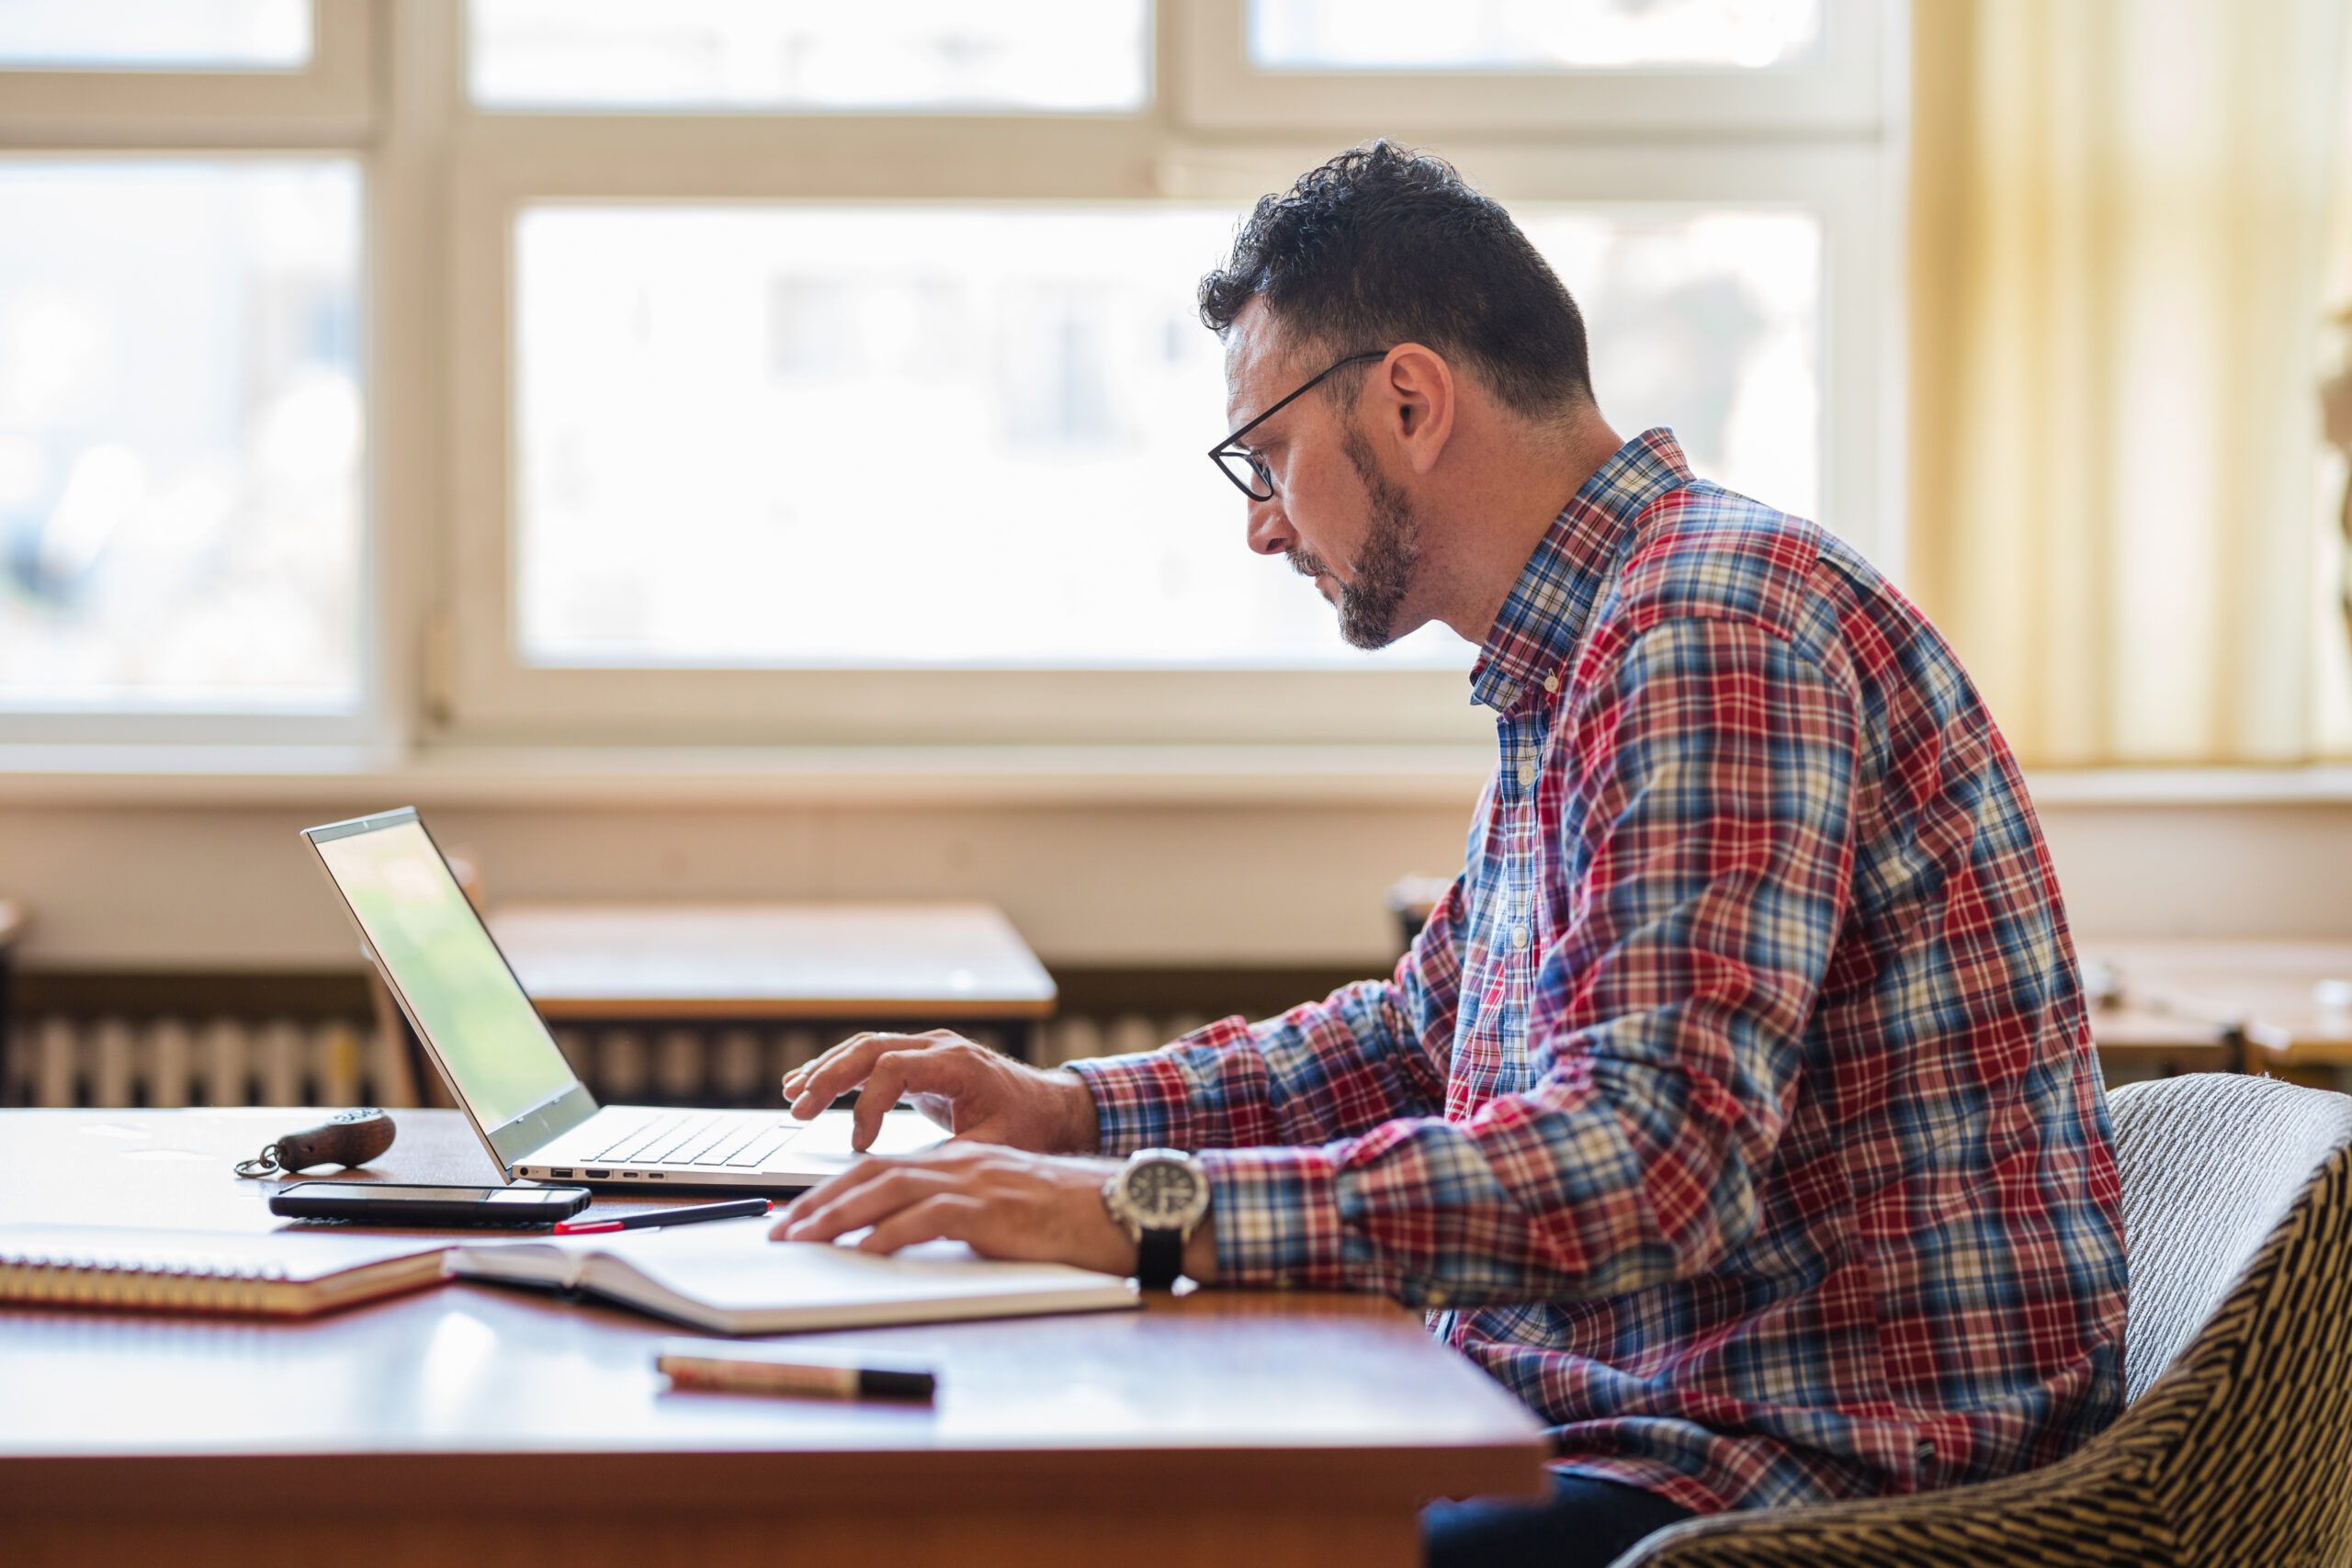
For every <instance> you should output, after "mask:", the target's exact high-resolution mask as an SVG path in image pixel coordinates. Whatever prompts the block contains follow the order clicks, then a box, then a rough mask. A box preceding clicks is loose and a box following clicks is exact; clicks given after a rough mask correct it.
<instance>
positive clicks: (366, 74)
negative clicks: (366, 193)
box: [0, 0, 379, 149]
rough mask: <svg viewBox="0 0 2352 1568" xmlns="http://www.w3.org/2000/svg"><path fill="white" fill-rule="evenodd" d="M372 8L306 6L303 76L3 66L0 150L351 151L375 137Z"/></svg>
mask: <svg viewBox="0 0 2352 1568" xmlns="http://www.w3.org/2000/svg"><path fill="white" fill-rule="evenodd" d="M378 25H379V16H378V13H377V8H376V6H375V5H374V4H373V3H372V0H311V59H310V62H309V63H308V64H306V65H304V66H303V67H302V68H301V69H300V70H295V71H280V70H273V69H268V68H256V69H251V70H240V69H237V68H235V67H212V66H207V67H203V68H200V69H177V68H173V67H169V66H163V67H156V68H152V69H148V68H142V69H138V70H118V69H112V68H108V67H103V66H101V67H82V66H59V65H28V66H0V146H6V147H10V148H17V147H26V146H59V147H66V146H71V147H88V148H139V149H145V148H149V147H183V146H186V147H223V148H226V147H286V148H311V147H318V148H326V147H339V148H350V147H358V146H360V145H362V144H363V143H365V142H366V141H367V140H368V136H369V135H370V133H371V132H373V130H375V128H376V69H375V62H376V56H377V49H376V32H377V28H378Z"/></svg>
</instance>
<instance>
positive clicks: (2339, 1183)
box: [1616, 1074, 2352, 1568]
mask: <svg viewBox="0 0 2352 1568" xmlns="http://www.w3.org/2000/svg"><path fill="white" fill-rule="evenodd" d="M2109 1106H2110V1107H2111V1108H2112V1111H2113V1114H2114V1122H2115V1134H2116V1154H2117V1157H2118V1160H2119V1162H2120V1166H2121V1168H2122V1177H2123V1202H2124V1226H2125V1235H2126V1238H2127V1240H2128V1242H2129V1245H2130V1247H2131V1324H2130V1329H2129V1331H2128V1334H2127V1337H2126V1339H2127V1342H2126V1348H2125V1353H2124V1381H2125V1388H2126V1397H2127V1398H2128V1399H2129V1400H2130V1402H2131V1403H2130V1404H2129V1405H2128V1407H2127V1409H2126V1410H2125V1411H2124V1413H2123V1415H2122V1416H2120V1417H2119V1418H2118V1419H2117V1420H2116V1422H2115V1424H2114V1425H2113V1426H2112V1427H2109V1428H2108V1429H2107V1430H2106V1431H2105V1432H2103V1433H2101V1434H2100V1435H2099V1436H2098V1437H2097V1438H2093V1439H2092V1440H2091V1441H2090V1442H2089V1443H2088V1444H2086V1446H2085V1447H2083V1448H2082V1449H2081V1450H2078V1451H2077V1452H2075V1454H2073V1455H2072V1456H2070V1457H2069V1458H2067V1459H2064V1460H2062V1461H2059V1462H2058V1463H2056V1464H2053V1465H2051V1466H2049V1467H2047V1468H2046V1469H2042V1470H2037V1471H2032V1472H2028V1473H2026V1474H2024V1475H2015V1476H2009V1477H2006V1478H2004V1479H2002V1480H1999V1481H1994V1482H1988V1483H1985V1484H1983V1485H1979V1486H1967V1487H1960V1488H1955V1489H1953V1490H1951V1491H1946V1492H1930V1493H1923V1494H1920V1495H1916V1496H1910V1497H1888V1498H1873V1499H1869V1500H1864V1501H1859V1502H1850V1503H1829V1504H1822V1505H1817V1506H1811V1507H1801V1508H1771V1509H1758V1510H1754V1511H1751V1512H1746V1513H1733V1514H1718V1515H1713V1516H1711V1517H1706V1518H1700V1519H1691V1520H1688V1521H1686V1522H1684V1523H1682V1524H1679V1525H1674V1526H1671V1527H1669V1528H1668V1529H1663V1530H1660V1531H1658V1532H1657V1534H1656V1535H1653V1536H1651V1537H1649V1538H1648V1539H1647V1540H1644V1541H1643V1542H1642V1543H1641V1544H1640V1545H1638V1546H1636V1547H1635V1548H1634V1550H1633V1551H1630V1552H1628V1553H1627V1554H1626V1555H1624V1556H1623V1557H1622V1558H1620V1559H1618V1562H1617V1564H1616V1568H1634V1565H1635V1564H1640V1565H1641V1568H1696V1565H1701V1564H1704V1565H1708V1568H1713V1565H1717V1564H1721V1565H1723V1568H1730V1565H1732V1564H1741V1565H1750V1564H1787V1565H1789V1568H1845V1565H1847V1564H1852V1565H1853V1568H1863V1565H1865V1564H1867V1565H1869V1568H1883V1565H1884V1564H1888V1563H1905V1564H1910V1563H1932V1564H1945V1563H1950V1564H1962V1563H1966V1564H1992V1563H2021V1562H2031V1563H2059V1564H2074V1563H2081V1564H2090V1563H2127V1562H2128V1563H2135V1564H2136V1563H2145V1564H2166V1565H2172V1568H2208V1565H2211V1568H2241V1565H2246V1564H2255V1563H2262V1564H2272V1563H2313V1564H2318V1563H2325V1564H2330V1565H2335V1564H2340V1563H2343V1562H2346V1559H2347V1554H2352V1099H2346V1097H2345V1096H2343V1095H2339V1094H2330V1093H2325V1092H2323V1091H2320V1090H2316V1089H2299V1088H2296V1087H2295V1086H2293V1085H2290V1084H2286V1083H2281V1082H2279V1081H2278V1080H2277V1079H2273V1078H2256V1077H2234V1076H2227V1075H2221V1074H2194V1075H2190V1076H2188V1077H2177V1078H2166V1079H2161V1080H2158V1081H2155V1082H2151V1083H2141V1084H2131V1085H2129V1086H2127V1087H2125V1088H2122V1089H2117V1090H2116V1091H2115V1092H2114V1093H2113V1094H2112V1095H2110V1096H2109ZM2249 1259H2250V1261H2249ZM2184 1346H2185V1347H2186V1348H2183V1347H2184Z"/></svg>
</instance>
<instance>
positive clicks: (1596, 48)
mask: <svg viewBox="0 0 2352 1568" xmlns="http://www.w3.org/2000/svg"><path fill="white" fill-rule="evenodd" d="M1820 36H1821V0H1455V3H1454V4H1453V5H1451V6H1442V7H1433V6H1425V5H1417V4H1413V3H1412V0H1250V60H1251V61H1252V62H1255V63H1257V64H1259V65H1261V66H1263V67H1265V68H1267V69H1269V70H1273V71H1301V70H1305V71H1329V70H1385V71H1419V72H1429V71H1436V70H1460V71H1513V70H1573V69H1583V70H1612V69H1617V70H1622V69H1629V68H1631V69H1642V68H1653V69H1654V68H1657V67H1660V66H1686V67H1687V66H1699V67H1708V66H1714V67H1736V68H1741V69H1746V70H1759V69H1764V68H1768V67H1771V66H1777V65H1785V64H1787V63H1789V62H1791V61H1793V60H1796V59H1800V58H1802V57H1803V56H1804V55H1805V54H1807V53H1809V52H1810V51H1812V49H1813V48H1814V46H1815V44H1816V43H1817V42H1818V41H1819V40H1820Z"/></svg>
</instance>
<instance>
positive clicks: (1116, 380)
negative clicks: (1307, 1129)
mask: <svg viewBox="0 0 2352 1568" xmlns="http://www.w3.org/2000/svg"><path fill="white" fill-rule="evenodd" d="M1235 216H1236V215H1235V214H1234V213H1233V212H1231V211H1228V210H1219V209H1197V208H1185V207H1177V206H1154V207H1125V208H1120V207H1111V208H1104V207H1085V208H1068V209H1059V210H1048V209H1007V208H971V207H966V208H952V207H923V208H901V209H876V208H871V207H846V206H843V207H828V206H794V207H789V208H768V209H741V208H736V209H675V208H663V209H651V208H618V207H594V208H585V207H543V208H537V209H530V210H528V211H526V213H525V214H524V215H523V216H522V218H521V220H520V222H519V231H518V234H517V267H518V290H517V293H518V299H519V305H518V318H517V332H518V341H517V367H518V368H517V376H516V386H517V391H518V398H519V407H518V409H517V417H516V429H517V431H518V444H517V459H518V475H517V478H518V484H517V491H516V493H517V496H518V505H519V513H518V518H517V530H518V531H517V558H518V562H519V568H520V581H519V594H518V605H517V609H518V628H517V631H518V642H519V645H520V649H521V652H522V655H523V657H524V658H525V659H526V660H528V661H531V662H535V663H541V664H616V665H639V664H671V663H683V664H717V665H730V664H731V665H760V664H775V665H794V666H824V665H833V666H865V667H874V666H889V665H905V664H930V665H991V664H992V665H1014V666H1033V667H1035V666H1044V667H1057V666H1058V667H1069V666H1129V667H1135V666H1163V667H1195V668H1198V667H1216V666H1227V667H1245V668H1283V667H1302V666H1317V665H1326V664H1329V665H1339V666H1341V667H1347V668H1356V667H1361V666H1362V665H1363V663H1364V661H1365V659H1366V656H1365V655H1363V654H1362V653H1359V652H1357V651H1355V650H1354V649H1349V648H1347V647H1346V646H1345V645H1344V644H1343V643H1341V642H1340V638H1339V635H1338V632H1337V630H1336V628H1335V626H1334V621H1333V615H1332V612H1331V610H1330V608H1329V606H1328V605H1327V604H1324V602H1323V601H1322V599H1321V598H1320V597H1318V596H1317V594H1316V592H1314V590H1313V588H1312V587H1311V586H1310V585H1309V584H1307V583H1306V581H1303V580H1301V579H1300V578H1298V577H1297V576H1295V574H1294V573H1292V572H1291V571H1290V570H1288V569H1287V567H1286V565H1285V564H1284V563H1283V562H1282V561H1279V560H1267V559H1264V558H1260V557H1257V556H1254V555H1252V554H1250V551H1249V550H1248V549H1247V547H1245V545H1244V543H1243V539H1242V522H1243V509H1244V503H1243V502H1242V500H1241V498H1240V496H1239V495H1238V493H1237V492H1236V491H1234V490H1233V488H1232V487H1231V486H1230V485H1228V484H1227V482H1226V481H1225V480H1224V479H1222V478H1220V477H1219V476H1218V475H1217V473H1216V470H1215V468H1213V467H1212V466H1211V465H1210V464H1209V462H1208V461H1207V460H1206V458H1205V457H1204V456H1203V454H1204V453H1205V452H1206V450H1207V449H1208V447H1209V446H1210V445H1211V444H1212V443H1213V442H1215V441H1216V438H1217V437H1218V436H1219V435H1221V434H1224V407H1225V389H1224V371H1223V362H1222V357H1221V355H1220V351H1219V349H1218V345H1217V343H1216V339H1215V338H1214V337H1213V336H1211V335H1210V334H1209V333H1207V332H1206V331H1205V330H1204V328H1203V327H1202V326H1201V325H1200V322H1199V319H1198V316H1197V314H1196V311H1195V309H1194V305H1193V289H1194V287H1195V284H1196V283H1197V280H1198V278H1199V276H1200V274H1201V273H1202V272H1204V271H1205V270H1206V269H1207V268H1208V267H1209V266H1210V265H1214V264H1215V262H1216V260H1217V259H1219V257H1220V256H1221V255H1222V254H1223V252H1224V251H1225V249H1226V247H1227V243H1229V239H1230V236H1231V231H1232V225H1233V222H1234V219H1235ZM1523 216H1524V217H1525V218H1526V220H1528V223H1529V228H1530V231H1531V233H1532V234H1533V235H1534V237H1535V238H1536V239H1537V241H1538V243H1540V244H1542V245H1544V247H1545V249H1546V251H1547V253H1548V254H1552V255H1553V256H1554V257H1555V262H1556V264H1557V265H1559V266H1560V268H1561V270H1562V272H1563V275H1564V276H1566V279H1567V281H1568V282H1569V284H1570V286H1571V287H1572V288H1579V289H1581V290H1582V291H1583V294H1584V296H1585V298H1586V300H1587V305H1588V310H1589V313H1591V314H1592V315H1593V316H1594V318H1595V324H1594V327H1593V339H1594V345H1595V351H1596V361H1597V375H1598V376H1599V377H1600V379H1601V397H1602V400H1603V408H1604V410H1606V411H1607V412H1609V413H1610V414H1611V417H1612V419H1616V420H1619V421H1620V422H1621V423H1620V426H1619V427H1620V428H1621V429H1622V430H1623V431H1624V432H1625V433H1626V434H1633V432H1634V430H1637V429H1639V428H1641V424H1640V423H1632V422H1634V421H1642V422H1650V421H1656V420H1660V419H1665V420H1670V421H1672V422H1673V423H1677V424H1678V425H1679V426H1681V427H1682V428H1683V433H1684V434H1685V435H1686V437H1687V438H1688V439H1689V441H1690V443H1691V451H1692V454H1693V456H1694V457H1695V458H1697V459H1698V460H1699V461H1700V463H1701V466H1702V469H1704V470H1705V471H1708V472H1710V473H1711V474H1712V475H1713V477H1718V478H1723V479H1728V480H1732V481H1734V482H1739V483H1744V484H1747V485H1749V486H1751V487H1752V488H1755V489H1757V490H1758V491H1759V493H1761V494H1762V495H1764V497H1765V498H1766V499H1768V500H1770V501H1772V502H1775V503H1776V504H1780V505H1782V506H1788V507H1791V508H1804V507H1809V506H1810V505H1811V504H1812V502H1813V499H1814V496H1815V489H1816V480H1815V475H1816V473H1817V470H1818V452H1817V447H1818V434H1817V426H1816V419H1817V415H1816V412H1815V404H1816V401H1817V399H1816V396H1815V369H1814V367H1815V359H1816V354H1815V333H1816V328H1815V320H1816V315H1817V305H1818V300H1817V293H1818V281H1817V280H1818V265H1817V259H1816V253H1817V250H1818V234H1817V231H1816V230H1815V226H1814V224H1813V221H1812V220H1811V219H1809V218H1807V217H1804V216H1803V215H1783V214H1766V215H1755V214H1715V215H1699V216H1689V217H1674V216H1660V215H1655V214H1653V215H1649V216H1640V215H1636V216H1632V217H1626V216H1616V215H1611V214H1606V213H1600V212H1595V211H1592V210H1589V209H1549V208H1534V207H1531V208H1528V209H1526V210H1525V212H1524V213H1523ZM1468 653H1469V650H1468V649H1466V648H1465V647H1464V644H1463V643H1462V642H1461V641H1460V639H1458V638H1456V637H1453V635H1452V634H1451V633H1449V632H1447V631H1445V630H1444V629H1443V628H1442V627H1433V628H1430V629H1429V630H1427V631H1424V632H1422V633H1418V634H1416V635H1415V636H1414V637H1409V638H1407V639H1406V640H1405V641H1404V642H1402V643H1400V644H1398V645H1397V647H1396V648H1394V649H1389V650H1387V651H1385V652H1384V653H1382V654H1380V655H1376V656H1373V657H1374V659H1375V660H1383V661H1386V662H1388V663H1391V664H1407V665H1415V664H1418V665H1425V666H1426V665H1437V666H1460V665H1464V664H1465V663H1466V662H1467V659H1468Z"/></svg>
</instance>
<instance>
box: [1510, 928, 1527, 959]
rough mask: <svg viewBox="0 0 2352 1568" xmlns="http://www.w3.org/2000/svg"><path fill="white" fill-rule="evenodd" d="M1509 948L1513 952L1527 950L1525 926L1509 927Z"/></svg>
mask: <svg viewBox="0 0 2352 1568" xmlns="http://www.w3.org/2000/svg"><path fill="white" fill-rule="evenodd" d="M1510 950H1511V951H1512V952H1513V953H1525V952H1526V951H1527V928H1526V927H1525V926H1513V927H1511V928H1510Z"/></svg>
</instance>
